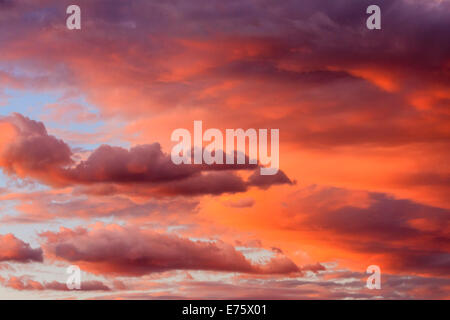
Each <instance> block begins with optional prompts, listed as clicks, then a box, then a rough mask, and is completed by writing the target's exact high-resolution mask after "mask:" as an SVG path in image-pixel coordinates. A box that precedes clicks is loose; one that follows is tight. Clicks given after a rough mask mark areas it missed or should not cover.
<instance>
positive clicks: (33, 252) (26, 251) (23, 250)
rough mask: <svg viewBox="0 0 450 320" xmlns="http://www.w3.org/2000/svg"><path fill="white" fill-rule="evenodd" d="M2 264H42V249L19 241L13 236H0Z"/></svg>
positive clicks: (0, 259) (0, 260)
mask: <svg viewBox="0 0 450 320" xmlns="http://www.w3.org/2000/svg"><path fill="white" fill-rule="evenodd" d="M0 248H1V250H0V262H4V261H11V262H20V263H28V262H42V261H43V255H42V249H41V248H36V249H33V248H31V246H30V245H29V244H28V243H26V242H23V241H22V240H20V239H17V238H16V237H15V236H14V235H13V234H6V235H0Z"/></svg>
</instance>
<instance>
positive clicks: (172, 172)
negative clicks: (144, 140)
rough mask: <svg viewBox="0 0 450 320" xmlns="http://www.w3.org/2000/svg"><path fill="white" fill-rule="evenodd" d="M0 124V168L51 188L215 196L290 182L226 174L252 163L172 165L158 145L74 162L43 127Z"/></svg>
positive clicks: (10, 121) (6, 120)
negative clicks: (103, 187) (84, 187)
mask: <svg viewBox="0 0 450 320" xmlns="http://www.w3.org/2000/svg"><path fill="white" fill-rule="evenodd" d="M0 121H1V122H0V125H2V126H3V130H4V131H5V132H6V133H5V135H3V137H2V141H1V144H0V145H1V146H2V149H0V151H1V152H0V167H2V168H3V170H4V171H5V172H6V173H8V174H10V175H13V174H15V175H17V176H19V177H21V178H25V177H31V178H35V179H38V180H39V181H41V182H43V183H47V184H50V185H53V186H66V185H94V184H102V185H106V186H108V185H109V186H108V187H107V190H109V193H117V192H119V193H120V192H122V193H128V192H133V189H136V186H142V185H143V186H144V187H146V188H147V189H149V191H150V193H153V192H156V193H161V194H169V195H178V194H181V195H202V194H213V195H218V194H222V193H226V192H229V193H236V192H244V191H246V190H247V189H248V187H249V186H260V187H263V188H267V187H269V186H270V185H272V184H281V183H291V182H290V180H289V179H288V178H287V176H286V175H285V174H284V173H283V172H282V171H279V172H278V174H277V175H276V176H275V178H268V177H261V178H255V177H252V178H251V179H250V180H249V181H248V182H246V181H244V180H243V179H242V178H241V177H240V176H238V175H236V174H234V173H229V172H225V171H228V170H234V171H238V170H239V169H247V170H248V169H249V168H252V169H253V170H257V169H258V167H257V166H255V165H252V166H248V165H247V166H243V167H242V168H241V167H239V166H238V165H224V166H219V165H215V166H206V165H201V166H197V165H185V164H181V165H175V164H174V163H173V162H172V160H171V158H170V155H168V154H165V153H164V152H163V151H162V150H161V146H160V144H159V143H154V144H147V145H138V146H135V147H132V148H131V149H130V150H127V149H125V148H122V147H113V146H109V145H102V146H100V147H98V148H97V149H95V150H94V151H93V152H92V153H91V154H90V155H89V157H88V158H87V159H86V160H82V161H80V162H79V163H77V164H75V163H74V161H73V160H72V158H71V156H72V151H71V149H70V147H69V146H68V145H67V144H66V143H65V142H63V141H62V140H58V139H56V138H55V137H54V136H51V135H48V133H47V130H46V129H45V126H44V124H43V123H41V122H37V121H33V120H30V119H29V118H26V117H24V116H22V115H20V114H18V113H14V114H13V115H11V116H9V117H3V118H2V119H1V120H0ZM215 171H217V172H215ZM255 172H256V171H255ZM87 190H89V189H87Z"/></svg>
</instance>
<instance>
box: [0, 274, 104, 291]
mask: <svg viewBox="0 0 450 320" xmlns="http://www.w3.org/2000/svg"><path fill="white" fill-rule="evenodd" d="M0 283H1V284H2V285H3V286H4V287H7V288H11V289H15V290H19V291H23V290H39V291H42V290H53V291H73V290H69V289H68V288H67V285H66V284H65V283H62V282H58V281H51V282H43V283H41V282H39V281H35V280H33V279H30V278H29V277H27V276H21V277H16V276H11V277H9V279H4V278H0ZM110 290H111V289H110V288H109V287H108V286H106V285H105V284H104V283H103V282H101V281H97V280H91V281H83V282H82V283H81V287H80V289H79V290H76V291H75V292H77V291H110Z"/></svg>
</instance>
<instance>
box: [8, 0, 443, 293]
mask: <svg viewBox="0 0 450 320" xmlns="http://www.w3.org/2000/svg"><path fill="white" fill-rule="evenodd" d="M71 4H77V5H79V6H80V8H81V23H82V27H81V30H68V29H67V27H66V19H67V17H68V15H67V14H66V9H67V7H68V6H69V5H71ZM372 4H377V5H378V6H379V7H380V8H381V23H382V29H381V30H368V29H367V27H366V19H367V18H368V16H369V15H368V14H366V9H367V7H368V6H369V5H372ZM449 32H450V1H447V0H441V1H439V0H376V1H375V0H368V1H366V0H339V1H337V0H320V1H319V0H282V1H281V0H226V1H224V0H184V1H183V0H170V1H156V0H155V1H153V0H129V1H112V0H70V1H66V0H0V299H381V298H386V299H424V298H429V299H450V223H449V221H450V219H449V217H450V161H449V160H450V41H449V40H450V34H449ZM195 120H201V121H202V122H203V128H204V130H206V129H208V128H217V129H219V130H221V131H222V132H225V130H226V129H230V128H231V129H237V128H243V129H244V130H247V129H249V128H255V129H279V132H280V140H279V146H280V149H279V157H280V171H279V172H278V173H277V174H276V175H273V176H262V175H260V172H259V168H258V166H237V165H235V166H232V165H230V166H219V165H216V166H207V165H194V164H192V165H180V166H176V165H174V164H173V163H172V161H171V158H170V153H171V149H172V147H173V146H174V145H175V144H176V143H174V142H172V141H171V139H170V138H171V133H172V132H173V131H174V130H175V129H178V128H186V129H188V130H189V131H191V132H193V124H194V121H195ZM70 265H77V266H79V267H80V268H81V270H82V289H81V290H68V289H67V287H66V280H67V277H68V274H67V273H66V268H67V267H68V266H70ZM370 265H378V266H379V267H380V268H381V289H380V290H369V289H367V288H366V279H367V277H368V276H369V274H367V273H366V269H367V267H368V266H370Z"/></svg>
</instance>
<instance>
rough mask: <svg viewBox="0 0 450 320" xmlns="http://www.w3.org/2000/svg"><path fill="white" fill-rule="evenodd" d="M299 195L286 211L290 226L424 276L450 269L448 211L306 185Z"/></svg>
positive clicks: (376, 195)
mask: <svg viewBox="0 0 450 320" xmlns="http://www.w3.org/2000/svg"><path fill="white" fill-rule="evenodd" d="M294 199H296V200H295V201H293V202H291V203H289V205H288V206H289V209H288V210H287V212H286V213H285V214H286V215H287V217H290V221H286V227H287V228H289V229H294V230H299V231H300V230H301V231H302V232H307V233H308V234H309V236H310V237H311V239H314V238H315V239H319V238H320V239H329V240H326V241H325V242H326V243H330V244H333V246H334V247H336V248H343V249H345V250H348V251H350V252H353V253H355V254H357V257H359V258H356V259H359V260H361V259H369V260H367V261H370V262H373V263H374V264H378V265H382V266H384V268H386V269H389V270H395V271H396V272H406V271H408V272H411V273H414V274H422V275H428V274H432V275H445V274H446V273H447V270H448V269H449V267H450V254H449V251H450V247H449V245H448V244H449V243H450V233H449V231H450V225H449V222H448V215H449V210H447V209H443V208H438V207H432V206H428V205H423V204H420V203H417V202H414V201H411V200H404V199H395V198H393V197H391V196H389V195H386V194H382V193H371V192H361V191H352V190H346V189H340V188H327V187H318V186H313V187H310V188H305V189H303V190H302V191H300V192H299V194H297V195H296V196H295V197H294ZM291 210H292V211H291ZM364 256H365V257H366V258H362V257H364ZM369 257H370V258H369ZM367 263H369V262H367Z"/></svg>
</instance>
